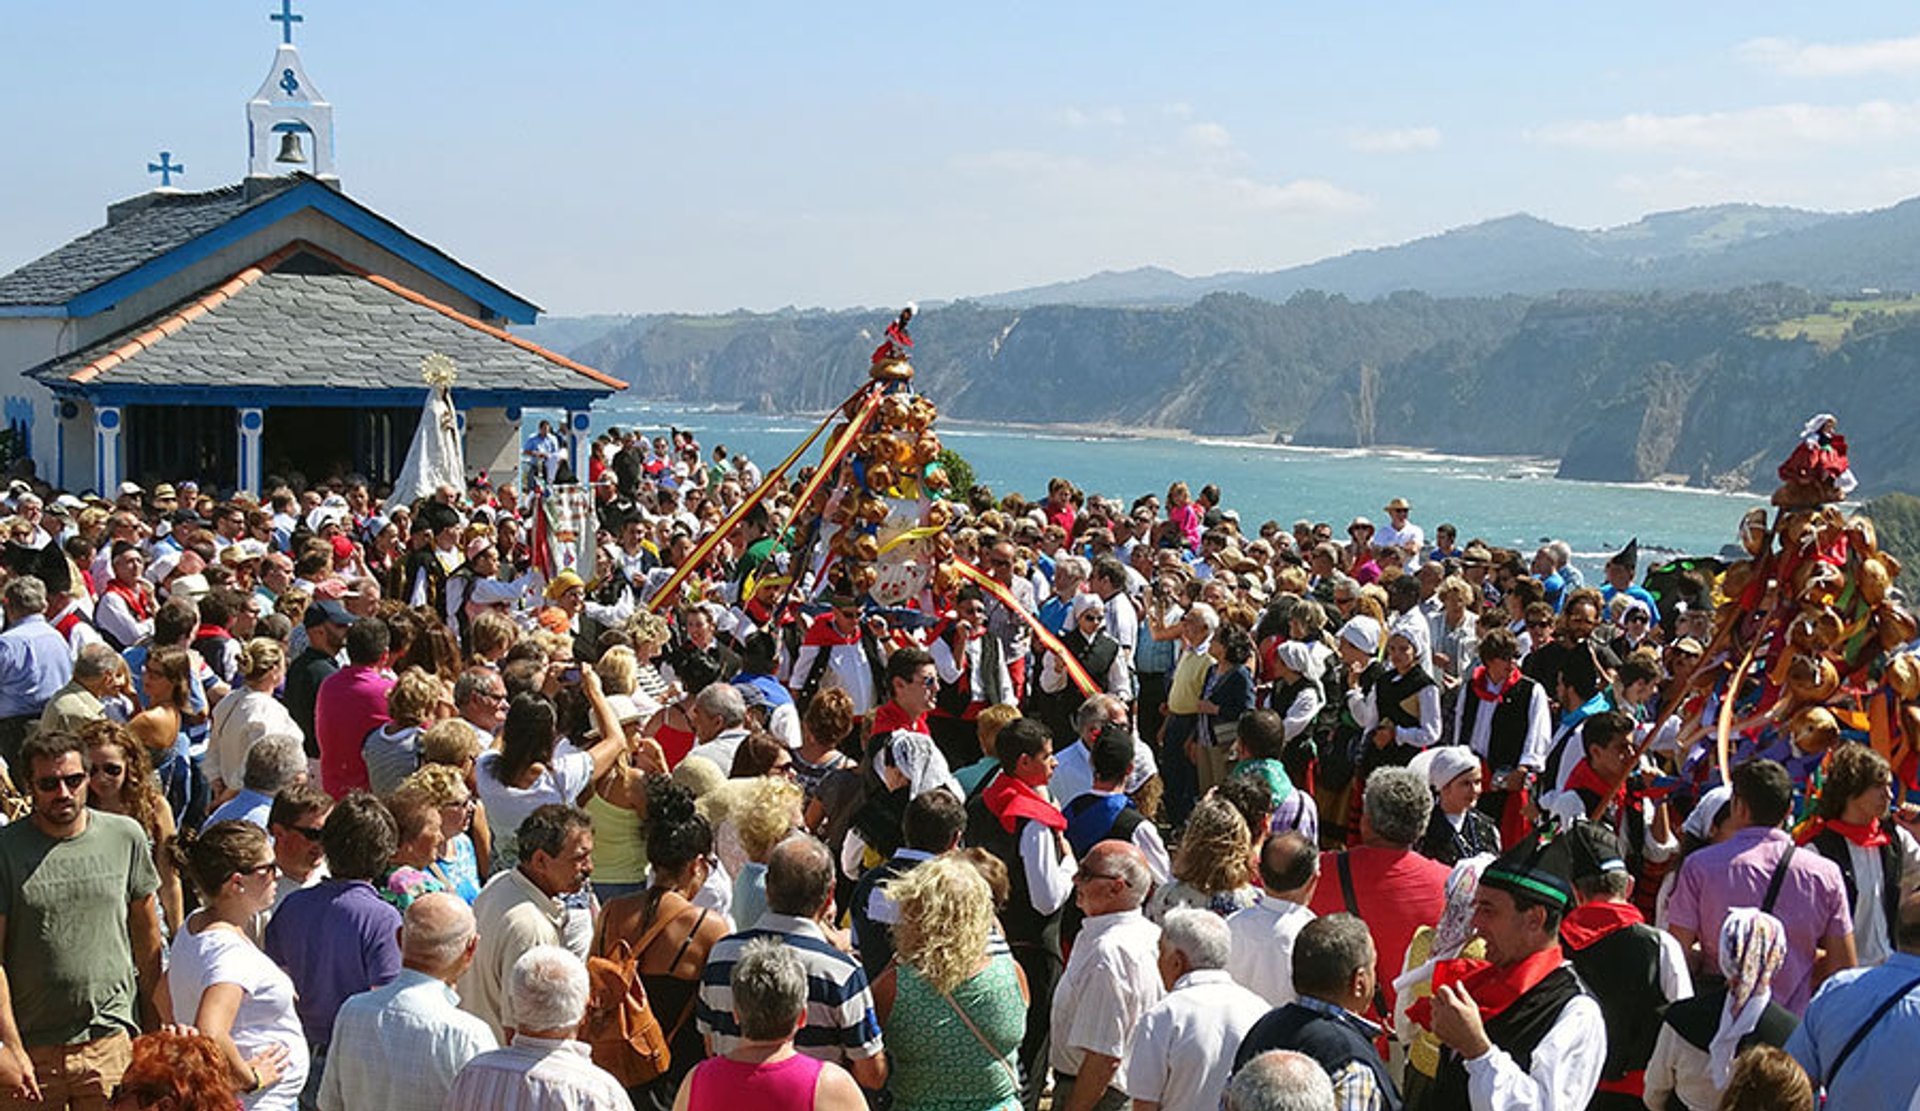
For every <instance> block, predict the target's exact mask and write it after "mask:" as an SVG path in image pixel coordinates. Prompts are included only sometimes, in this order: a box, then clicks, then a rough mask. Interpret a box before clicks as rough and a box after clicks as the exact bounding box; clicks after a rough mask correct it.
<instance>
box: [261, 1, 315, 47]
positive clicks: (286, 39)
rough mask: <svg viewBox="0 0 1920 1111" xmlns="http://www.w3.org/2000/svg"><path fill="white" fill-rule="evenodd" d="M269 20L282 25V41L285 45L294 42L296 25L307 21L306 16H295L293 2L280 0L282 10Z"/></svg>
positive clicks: (269, 17)
mask: <svg viewBox="0 0 1920 1111" xmlns="http://www.w3.org/2000/svg"><path fill="white" fill-rule="evenodd" d="M267 18H268V19H270V20H272V21H273V22H275V23H278V24H279V25H280V41H281V42H283V43H292V42H293V25H294V24H296V23H305V22H306V21H307V17H306V16H304V15H295V14H293V0H280V10H279V11H278V12H275V13H274V14H272V15H270V16H268V17H267Z"/></svg>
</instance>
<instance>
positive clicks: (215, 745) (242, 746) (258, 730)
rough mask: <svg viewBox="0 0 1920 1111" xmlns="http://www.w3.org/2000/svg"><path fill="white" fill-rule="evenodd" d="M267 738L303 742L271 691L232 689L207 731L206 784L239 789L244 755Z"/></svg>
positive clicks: (282, 705)
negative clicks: (210, 783) (284, 738)
mask: <svg viewBox="0 0 1920 1111" xmlns="http://www.w3.org/2000/svg"><path fill="white" fill-rule="evenodd" d="M268 737H292V738H293V739H294V740H296V741H304V740H305V739H306V734H304V733H302V732H301V731H300V726H298V725H296V724H295V723H294V720H293V715H292V714H290V713H288V712H287V707H286V704H285V703H283V702H281V701H280V700H279V699H277V698H275V697H274V696H273V694H272V692H270V691H257V690H254V689H252V688H251V687H244V686H242V687H235V688H234V689H233V691H232V692H231V693H230V694H228V695H227V696H226V697H225V698H223V699H221V700H220V704H219V705H218V706H215V707H214V708H213V721H212V725H211V727H210V728H209V729H208V731H207V754H206V756H205V757H203V758H202V760H203V762H202V770H203V771H204V772H205V774H206V777H207V780H208V781H209V782H212V781H214V780H221V781H224V782H225V783H226V785H227V786H229V787H234V788H238V787H239V786H240V784H241V781H242V779H244V778H245V775H246V771H247V753H248V752H249V751H251V750H252V748H253V746H254V745H255V744H256V743H258V742H260V741H263V740H265V739H266V738H268Z"/></svg>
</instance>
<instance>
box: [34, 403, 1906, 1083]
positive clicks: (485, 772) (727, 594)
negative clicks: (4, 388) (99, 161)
mask: <svg viewBox="0 0 1920 1111" xmlns="http://www.w3.org/2000/svg"><path fill="white" fill-rule="evenodd" d="M550 440H551V441H552V442H551V443H549V442H548V441H550ZM536 448H537V450H535V449H536ZM560 448H561V445H560V442H559V438H558V437H557V436H555V435H554V434H552V433H551V432H544V433H542V436H541V438H539V443H538V444H537V445H532V446H530V448H529V450H530V453H532V454H531V455H530V458H531V459H532V460H533V461H534V463H535V473H534V474H533V475H532V477H533V478H535V479H536V484H537V483H539V482H544V481H547V480H551V479H559V480H561V481H564V480H566V479H567V478H570V477H571V476H570V475H569V474H567V473H566V471H565V469H564V464H562V463H559V462H558V460H559V459H560V458H561V456H562V455H563V452H562V451H561V450H560ZM588 454H589V458H590V462H589V467H588V470H587V473H586V474H585V475H584V476H581V477H582V478H583V479H584V480H585V482H586V484H587V485H589V486H590V487H591V489H592V490H593V492H594V498H595V502H596V506H597V512H598V516H597V520H598V522H599V536H598V538H597V541H598V546H599V552H598V558H597V560H596V561H595V563H594V566H595V567H596V568H597V573H596V574H594V575H593V577H592V581H587V580H586V579H583V578H582V577H581V576H580V575H578V574H576V573H574V572H572V571H560V572H557V573H552V574H547V573H544V572H543V571H541V570H540V569H539V567H541V566H544V563H543V561H541V560H536V559H535V558H534V553H533V551H532V550H531V545H532V544H533V543H534V542H535V535H534V534H535V532H536V530H535V529H534V528H533V527H532V523H531V521H530V520H529V519H528V517H527V512H528V509H527V506H528V503H527V501H526V500H525V499H522V498H520V497H517V496H516V490H515V489H514V487H513V486H511V485H503V486H501V487H499V488H497V489H496V488H494V487H492V486H489V485H487V484H486V483H484V482H477V483H475V484H474V485H472V486H471V487H470V488H468V489H465V490H461V489H456V488H452V487H442V488H441V489H440V490H438V491H437V492H436V493H435V494H434V495H433V496H432V497H430V498H427V499H425V500H423V501H422V502H420V503H418V504H416V505H412V506H399V505H385V504H383V503H382V502H381V500H380V499H379V498H378V497H376V496H375V495H374V492H373V491H371V490H370V489H369V488H368V485H367V484H366V483H364V482H360V481H357V480H355V479H352V478H347V479H344V480H336V481H331V482H327V483H321V484H315V485H313V486H311V487H309V488H305V489H296V488H293V487H291V486H289V485H285V484H279V483H270V492H269V493H268V494H267V496H266V497H265V498H264V499H263V500H261V501H259V502H257V503H256V502H255V501H253V500H252V499H249V498H247V497H244V496H239V495H235V496H231V497H227V498H224V499H222V498H219V497H216V496H215V495H214V492H213V491H202V490H200V489H197V488H195V487H194V486H193V485H192V484H191V483H181V484H172V485H170V484H161V485H157V486H155V487H153V488H152V489H143V488H140V487H138V486H136V485H133V484H127V485H125V486H122V487H121V488H120V489H119V490H117V491H114V492H113V495H114V496H113V497H112V498H111V499H108V498H101V497H93V496H89V497H86V498H79V497H75V496H72V495H69V494H64V493H58V492H55V491H50V490H45V489H37V488H35V487H33V486H32V485H31V484H30V483H26V482H18V483H15V484H14V486H13V487H12V488H11V489H9V490H8V491H7V492H6V493H5V495H4V502H5V505H6V508H7V512H8V513H9V514H10V516H8V517H7V518H6V519H5V520H4V521H0V532H4V533H5V535H6V536H7V537H8V538H9V539H10V542H9V544H8V546H7V549H6V552H5V556H4V560H0V578H3V579H4V581H3V582H0V605H3V606H4V610H5V618H6V627H5V630H4V631H3V632H0V758H4V761H5V767H6V770H8V771H9V772H10V782H9V783H8V784H7V785H6V786H5V790H4V803H5V813H6V817H7V818H8V819H10V821H9V824H7V825H6V827H5V828H4V829H0V957H3V958H4V964H3V968H0V1106H5V1107H16V1106H18V1107H50V1108H62V1107H74V1108H95V1107H108V1106H111V1107H115V1108H131V1107H140V1108H172V1109H180V1111H201V1109H212V1108H220V1109H222V1111H225V1109H228V1108H231V1107H233V1106H234V1105H235V1103H236V1102H237V1103H239V1104H240V1105H242V1106H244V1107H247V1108H259V1109H282V1108H296V1107H298V1108H319V1109H322V1111H360V1109H395V1111H404V1109H413V1108H421V1109H428V1108H433V1109H438V1108H443V1107H444V1108H448V1109H468V1108H500V1109H508V1111H514V1109H519V1108H536V1107H540V1108H546V1107H551V1108H628V1107H653V1108H658V1109H662V1111H664V1109H667V1108H674V1109H675V1111H682V1109H690V1111H707V1109H712V1108H723V1107H725V1108H732V1107H741V1106H752V1107H766V1108H773V1109H784V1108H820V1109H823V1111H824V1109H827V1108H834V1109H849V1111H850V1109H854V1108H858V1107H862V1106H875V1107H889V1106H890V1107H895V1108H898V1109H900V1111H986V1109H1000V1108H1007V1109H1011V1108H1015V1107H1024V1108H1037V1107H1038V1106H1039V1105H1040V1104H1041V1103H1043V1102H1049V1103H1050V1106H1051V1107H1052V1108H1053V1109H1054V1111H1091V1109H1100V1111H1109V1109H1115V1108H1121V1107H1126V1106H1129V1105H1131V1106H1132V1107H1133V1108H1135V1109H1136V1111H1213V1109H1215V1108H1219V1107H1227V1108H1232V1109H1234V1111H1282V1109H1296V1108H1329V1109H1330V1108H1340V1109H1342V1111H1355V1109H1378V1108H1400V1107H1412V1108H1432V1109H1442V1111H1445V1109H1455V1108H1472V1109H1475V1111H1496V1109H1498V1111H1506V1109H1518V1108H1543V1109H1545V1108H1551V1109H1557V1111H1576V1109H1579V1108H1587V1107H1591V1108H1599V1109H1612V1108H1641V1107H1646V1108H1652V1109H1654V1111H1664V1109H1671V1108H1690V1109H1694V1111H1708V1109H1711V1108H1742V1109H1745V1108H1762V1107H1765V1108H1802V1107H1804V1108H1811V1107H1813V1106H1814V1105H1815V1104H1814V1101H1815V1099H1816V1097H1824V1099H1825V1100H1826V1101H1827V1105H1828V1106H1834V1107H1844V1108H1848V1109H1849V1111H1851V1109H1856V1108H1858V1109H1870V1108H1882V1107H1886V1108H1895V1107H1899V1108H1904V1107H1906V1106H1907V1105H1908V1102H1909V1100H1910V1099H1911V1097H1912V1093H1913V1091H1914V1090H1915V1088H1916V1087H1917V1086H1920V1054H1916V1053H1913V1052H1909V1049H1911V1048H1916V1047H1917V1043H1920V1034H1916V1033H1915V1032H1916V1031H1920V1023H1916V1021H1915V1019H1916V1018H1920V896H1916V895H1915V894H1914V892H1915V889H1916V887H1920V843H1916V842H1915V840H1914V835H1913V832H1912V831H1911V829H1910V828H1909V827H1910V823H1911V820H1912V812H1911V811H1910V810H1908V809H1906V808H1904V807H1901V806H1898V805H1896V799H1898V798H1900V797H1901V796H1903V795H1904V794H1905V790H1904V787H1903V786H1902V785H1901V784H1899V783H1898V782H1897V781H1896V780H1895V778H1894V776H1893V774H1892V772H1891V770H1890V768H1889V766H1888V764H1887V761H1886V759H1885V758H1884V757H1883V756H1882V755H1881V754H1879V753H1877V752H1876V751H1874V749H1873V748H1872V747H1870V746H1868V745H1864V744H1860V743H1857V742H1854V741H1849V740H1845V739H1841V740H1839V741H1838V743H1831V744H1830V749H1831V750H1830V751H1826V752H1824V755H1820V756H1819V758H1818V759H1816V760H1815V763H1817V764H1818V765H1819V767H1820V774H1819V777H1818V780H1817V781H1818V783H1819V788H1818V790H1817V792H1809V791H1808V790H1807V788H1806V786H1805V776H1804V775H1803V774H1802V773H1803V772H1804V770H1805V769H1804V768H1803V767H1797V768H1795V769H1793V770H1790V769H1789V768H1788V767H1787V766H1785V765H1784V764H1783V763H1782V762H1781V761H1777V760H1774V759H1768V758H1764V757H1763V756H1754V757H1753V758H1750V759H1746V760H1744V761H1742V762H1740V763H1738V764H1737V765H1735V766H1734V768H1733V770H1732V774H1731V776H1730V777H1729V778H1730V781H1729V782H1724V783H1722V782H1719V775H1718V772H1717V769H1716V766H1715V764H1714V762H1713V761H1711V760H1707V759H1703V758H1702V755H1703V752H1704V749H1705V748H1706V747H1707V746H1706V744H1705V733H1706V731H1705V729H1704V728H1703V727H1702V725H1701V723H1699V722H1689V721H1684V720H1681V719H1680V717H1679V715H1678V714H1677V713H1676V712H1675V711H1674V707H1675V706H1676V705H1677V704H1678V702H1677V700H1676V698H1675V697H1674V695H1675V694H1676V692H1677V691H1679V690H1681V689H1683V687H1684V684H1685V682H1686V681H1687V679H1688V678H1689V676H1690V675H1691V673H1692V671H1693V669H1694V667H1695V666H1696V665H1697V664H1698V663H1699V661H1700V658H1701V655H1702V652H1703V646H1704V644H1705V643H1706V641H1707V639H1708V637H1709V630H1710V628H1711V623H1712V620H1713V615H1712V613H1711V612H1710V610H1709V609H1708V608H1707V607H1706V606H1704V605H1695V606H1693V607H1692V608H1686V607H1669V608H1668V609H1666V610H1664V611H1663V609H1662V608H1661V605H1660V604H1659V601H1660V600H1658V599H1655V598H1654V597H1652V596H1651V595H1650V594H1649V593H1648V592H1647V591H1646V590H1645V589H1644V587H1643V586H1641V585H1640V584H1639V583H1638V582H1637V581H1636V580H1637V579H1638V577H1639V567H1638V565H1637V554H1636V552H1635V551H1634V550H1633V548H1632V547H1631V546H1629V548H1628V550H1626V551H1623V552H1622V553H1620V554H1619V555H1617V556H1615V557H1614V558H1613V559H1612V560H1611V561H1610V562H1609V564H1608V566H1607V570H1606V582H1605V584H1604V585H1596V586H1588V585H1586V584H1585V583H1584V582H1583V581H1582V577H1581V575H1580V574H1579V572H1578V570H1577V569H1576V568H1575V567H1574V566H1573V565H1572V563H1571V559H1570V551H1569V549H1568V547H1567V546H1566V545H1565V544H1560V543H1549V544H1545V545H1543V546H1541V547H1539V548H1538V549H1537V550H1535V551H1532V552H1516V551H1512V550H1507V549H1503V548H1500V547H1497V546H1495V545H1490V544H1488V543H1485V542H1483V541H1480V540H1474V539H1468V540H1465V541H1464V542H1463V541H1462V539H1461V530H1458V529H1456V528H1455V527H1454V526H1453V525H1450V524H1441V525H1438V526H1437V527H1436V528H1435V529H1434V530H1433V531H1434V535H1433V538H1432V539H1431V540H1429V539H1428V538H1427V535H1426V532H1425V530H1424V529H1423V528H1422V527H1421V526H1420V525H1419V524H1416V523H1414V512H1415V507H1413V506H1411V505H1409V504H1408V503H1407V502H1406V500H1404V499H1401V498H1394V499H1392V500H1391V501H1388V502H1387V503H1386V504H1385V506H1384V510H1383V512H1384V515H1385V516H1384V521H1383V522H1382V523H1381V524H1379V525H1375V524H1374V523H1372V522H1371V521H1370V520H1368V519H1366V518H1364V517H1358V518H1355V519H1354V520H1352V521H1351V522H1350V524H1349V525H1348V526H1347V528H1346V529H1345V530H1344V533H1343V534H1340V535H1341V536H1342V537H1343V538H1336V534H1335V532H1334V530H1333V528H1332V527H1331V526H1330V525H1328V524H1325V523H1318V524H1316V523H1314V522H1310V521H1300V522H1297V523H1295V524H1293V525H1292V526H1291V527H1290V528H1289V527H1286V526H1283V525H1281V524H1280V523H1278V522H1266V523H1264V524H1260V525H1258V526H1252V525H1251V524H1247V523H1243V522H1242V521H1241V520H1240V519H1239V517H1238V515H1237V514H1236V513H1235V512H1234V511H1233V510H1232V509H1231V508H1229V507H1228V506H1227V505H1226V504H1225V502H1224V501H1223V498H1222V494H1221V492H1220V491H1219V490H1217V489H1215V488H1214V487H1211V486H1207V487H1204V488H1202V489H1201V490H1200V491H1199V492H1198V494H1197V495H1196V494H1192V493H1191V492H1190V491H1189V488H1188V487H1187V486H1186V485H1185V484H1183V483H1175V484H1174V485H1173V486H1172V487H1171V488H1170V489H1169V490H1168V491H1167V492H1166V495H1165V498H1164V500H1163V499H1162V498H1161V497H1159V496H1156V495H1154V494H1149V495H1146V496H1142V497H1139V498H1137V499H1135V500H1133V501H1131V502H1121V501H1116V500H1114V499H1111V498H1106V497H1102V496H1099V495H1093V494H1087V493H1085V492H1083V491H1081V490H1080V489H1078V488H1077V487H1075V486H1074V484H1073V483H1071V482H1069V481H1067V480H1064V479H1057V480H1055V481H1054V482H1053V483H1052V484H1051V485H1050V488H1049V490H1048V491H1047V494H1046V496H1045V498H1044V499H1043V500H1041V501H1038V502H1028V501H1026V500H1024V499H1023V498H1021V497H1019V496H1018V495H1008V496H1005V497H999V498H996V497H995V496H994V495H993V494H992V493H991V492H989V491H987V490H985V489H981V488H976V489H975V490H973V491H972V493H971V497H970V499H969V500H968V502H967V504H966V508H965V511H964V512H963V513H962V514H961V515H960V516H958V517H957V518H956V519H955V520H954V521H952V522H951V524H950V526H949V527H948V528H946V529H945V530H944V531H943V532H942V533H941V534H940V535H939V536H938V537H937V538H936V541H935V542H936V544H937V546H938V550H939V552H940V553H941V557H942V560H943V561H953V560H957V561H964V562H965V563H966V564H968V565H970V566H972V567H974V568H977V569H978V570H979V572H980V573H981V575H982V577H983V578H984V579H985V580H986V582H985V583H975V582H971V581H968V580H967V579H965V578H961V577H955V576H950V575H943V574H941V573H939V572H938V571H936V572H935V573H934V574H933V575H932V576H931V577H930V578H929V580H928V582H927V583H926V585H925V588H924V589H923V590H922V591H921V593H920V596H919V598H918V599H916V600H914V601H912V602H910V603H909V605H907V606H905V607H896V608H881V607H877V606H874V605H872V604H871V602H870V601H869V600H867V599H863V598H858V597H853V596H850V595H844V594H836V593H832V592H822V591H820V590H817V589H816V586H817V584H816V582H815V579H816V570H817V568H816V565H815V562H814V553H812V552H811V551H810V550H809V549H808V548H807V547H806V546H805V545H804V544H803V543H801V539H802V536H803V533H804V529H803V528H802V526H804V525H805V524H806V516H807V507H806V506H803V505H799V504H797V502H796V498H795V489H794V488H783V489H781V490H779V491H777V492H775V493H774V494H773V496H772V497H770V498H767V499H766V500H765V501H763V502H760V503H758V504H756V505H754V506H753V507H752V508H751V509H749V510H748V511H746V512H745V513H744V514H739V515H738V516H739V517H740V524H739V526H738V527H737V528H735V529H734V530H733V531H731V532H729V533H727V534H726V535H725V536H723V537H721V538H719V542H718V543H717V544H714V545H711V546H710V551H708V552H707V553H706V554H705V555H704V556H703V557H702V559H701V561H700V563H699V564H698V566H695V567H692V568H688V567H686V564H687V563H688V561H689V560H690V559H691V558H692V557H693V553H695V552H696V550H699V549H701V548H705V547H709V546H707V545H703V544H702V542H703V541H705V540H708V539H710V538H711V537H710V534H711V533H712V531H713V530H714V529H715V528H716V527H718V525H719V524H720V522H722V521H723V520H725V519H727V518H728V517H729V516H734V515H735V514H734V511H735V510H736V509H738V508H739V507H740V506H741V505H742V504H743V501H744V499H746V498H748V496H749V495H750V494H752V492H753V491H754V489H755V486H756V485H757V484H758V481H759V475H758V472H757V470H755V469H754V468H752V466H751V464H748V463H746V461H745V460H744V459H742V458H741V457H739V456H738V455H734V456H732V457H729V456H727V454H726V452H725V450H724V449H723V448H719V447H716V448H714V449H713V450H712V451H711V452H708V451H706V450H705V449H703V448H702V447H701V446H700V445H699V444H698V443H697V441H696V439H695V437H694V436H693V435H692V434H691V433H687V432H683V431H678V430H676V431H674V432H673V433H672V434H671V436H670V437H669V436H662V437H655V438H649V437H648V436H645V435H641V434H638V433H634V432H628V433H621V432H620V431H618V430H614V431H610V432H608V433H606V434H604V435H602V436H600V437H599V438H598V439H596V440H595V441H594V442H593V443H592V444H591V445H590V449H589V453H588ZM796 549H797V550H796ZM682 571H687V572H690V573H688V574H685V575H680V574H678V572H682ZM676 580H678V581H676ZM669 583H673V584H674V590H675V593H674V594H673V595H672V596H670V597H669V596H665V595H663V593H662V592H663V590H664V589H665V588H666V587H667V586H668V584H669ZM988 584H990V585H988ZM1069 657H1070V658H1069ZM1795 752H1796V754H1798V755H1799V756H1800V757H1801V758H1802V763H1804V757H1805V756H1806V753H1804V752H1799V750H1795Z"/></svg>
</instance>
